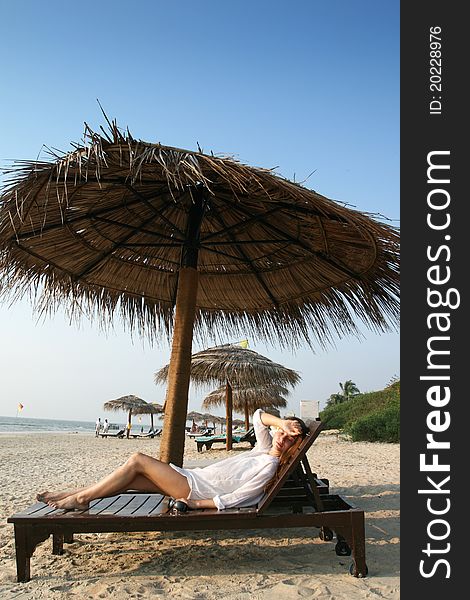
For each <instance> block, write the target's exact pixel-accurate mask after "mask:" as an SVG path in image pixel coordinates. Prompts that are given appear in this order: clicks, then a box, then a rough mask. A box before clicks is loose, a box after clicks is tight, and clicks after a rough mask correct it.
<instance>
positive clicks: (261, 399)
mask: <svg viewBox="0 0 470 600" xmlns="http://www.w3.org/2000/svg"><path fill="white" fill-rule="evenodd" d="M289 393H290V392H289V390H288V389H287V388H286V387H284V386H282V385H276V384H269V385H264V386H256V387H245V386H232V402H233V409H234V410H235V411H236V412H238V413H244V414H245V421H244V423H245V428H246V429H247V430H248V429H249V415H250V414H253V413H254V411H255V410H256V409H257V408H263V409H266V408H285V407H286V406H287V400H286V396H288V395H289ZM225 402H226V386H224V385H223V386H220V387H219V388H217V389H216V390H213V391H212V392H211V393H210V394H208V395H207V396H206V397H205V398H204V400H203V402H202V408H211V407H213V406H223V405H224V404H225Z"/></svg>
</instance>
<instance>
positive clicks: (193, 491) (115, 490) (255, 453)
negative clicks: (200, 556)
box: [37, 409, 309, 510]
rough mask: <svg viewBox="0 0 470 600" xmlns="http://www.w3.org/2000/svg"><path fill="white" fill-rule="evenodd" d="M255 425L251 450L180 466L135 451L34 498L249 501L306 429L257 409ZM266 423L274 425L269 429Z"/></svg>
mask: <svg viewBox="0 0 470 600" xmlns="http://www.w3.org/2000/svg"><path fill="white" fill-rule="evenodd" d="M253 426H254V430H255V435H256V445H255V447H254V448H253V450H250V451H249V452H243V453H240V454H237V456H233V457H229V458H226V459H224V460H222V461H219V462H216V463H214V464H211V465H208V466H207V467H197V468H194V469H184V468H181V467H177V466H175V465H173V464H171V463H170V464H167V463H164V462H161V461H159V460H157V459H156V458H153V457H151V456H147V455H145V454H141V453H140V452H137V453H135V454H132V456H130V458H129V459H128V460H127V461H126V462H125V463H124V464H123V465H122V466H120V467H118V468H117V469H116V470H115V471H113V472H112V473H110V474H109V475H108V476H107V477H105V478H104V479H102V480H101V481H99V482H98V483H95V484H94V485H91V486H89V487H85V488H82V489H79V490H74V491H68V492H60V493H53V492H43V493H41V494H38V495H37V499H38V500H39V501H41V502H46V503H47V504H49V505H50V506H53V507H55V508H63V509H66V510H73V509H86V508H88V506H89V503H90V502H91V501H92V500H94V499H96V498H103V497H106V496H113V495H115V494H119V493H123V492H125V491H126V490H138V491H142V492H149V493H158V494H164V495H167V496H172V497H173V498H176V499H178V500H180V501H183V502H184V503H185V504H186V505H187V507H188V508H189V509H195V508H217V509H218V510H223V509H225V508H232V507H235V506H237V507H241V506H253V505H254V504H257V503H258V502H259V501H260V500H261V498H262V497H263V495H264V493H265V488H266V486H267V485H268V483H269V482H270V481H271V480H272V479H273V477H274V476H275V475H276V472H277V470H278V467H279V466H280V465H281V464H283V463H284V462H285V461H286V460H287V459H288V457H289V456H290V454H291V452H292V448H293V446H294V444H295V441H296V439H298V438H299V436H300V437H302V438H303V437H305V436H306V435H307V433H308V431H309V430H308V427H307V426H306V425H305V423H304V422H303V421H301V420H300V419H298V418H297V417H288V418H287V419H280V418H279V417H276V416H274V415H271V414H269V413H267V412H263V411H262V410H261V409H258V410H257V411H256V412H255V413H254V415H253ZM270 427H271V428H274V434H273V435H271V433H270V430H269V428H270ZM290 451H291V452H290Z"/></svg>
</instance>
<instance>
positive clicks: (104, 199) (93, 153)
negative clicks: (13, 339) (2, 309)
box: [0, 122, 399, 465]
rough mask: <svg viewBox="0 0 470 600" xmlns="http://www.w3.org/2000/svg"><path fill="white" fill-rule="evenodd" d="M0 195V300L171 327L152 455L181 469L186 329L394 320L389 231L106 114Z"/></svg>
mask: <svg viewBox="0 0 470 600" xmlns="http://www.w3.org/2000/svg"><path fill="white" fill-rule="evenodd" d="M109 126H110V129H109V132H105V131H104V130H103V134H104V135H100V134H97V133H95V132H93V131H90V130H89V129H87V130H86V132H85V141H84V142H83V143H81V144H77V145H75V148H74V150H73V151H71V152H68V153H66V154H64V155H56V156H54V157H53V160H52V161H50V162H48V161H24V162H20V163H18V167H17V168H15V169H13V170H12V171H11V173H10V176H11V179H10V181H9V183H8V184H7V186H6V187H5V189H4V190H3V191H2V194H1V195H0V295H3V296H10V297H13V298H14V299H17V298H20V297H22V296H23V295H27V296H29V295H30V293H31V291H32V290H33V297H34V298H35V303H36V307H37V308H38V309H39V310H40V311H53V310H55V309H56V308H58V306H59V305H61V304H63V305H65V307H66V309H68V310H69V312H70V313H71V314H72V316H73V315H82V314H85V315H89V316H91V317H93V316H94V317H98V318H99V320H100V321H101V323H102V324H104V325H108V324H109V323H110V321H111V320H112V318H113V316H114V315H116V314H117V315H118V316H120V317H122V319H123V320H124V322H125V323H127V324H128V325H129V326H130V327H131V328H133V329H134V328H137V329H138V330H139V331H140V332H141V333H142V334H145V335H147V336H149V337H150V338H151V339H155V338H156V337H157V336H158V335H159V334H163V335H166V336H168V337H169V336H170V335H172V337H173V341H172V350H171V359H170V364H171V367H170V373H169V377H168V388H167V395H166V401H165V429H164V432H163V438H162V443H161V454H160V458H161V459H162V460H164V461H167V462H169V461H171V462H173V463H175V464H177V465H181V464H182V459H183V452H184V442H185V435H184V434H185V431H184V425H185V419H186V412H187V406H188V390H189V379H190V365H191V345H192V339H193V330H196V332H198V333H202V334H203V333H204V332H206V331H207V330H209V331H211V332H213V331H223V332H225V334H226V335H230V336H237V337H238V336H240V335H241V336H247V335H249V336H254V337H255V336H256V337H257V338H263V339H264V340H267V341H269V342H273V343H276V344H277V345H281V346H288V347H291V346H292V344H300V343H304V342H307V343H308V344H312V341H313V340H316V341H317V342H318V343H319V344H320V345H322V346H324V345H325V344H326V343H328V342H331V341H333V340H334V337H335V335H340V336H343V335H345V334H350V333H357V325H356V321H357V320H360V321H362V322H363V323H365V324H366V326H368V327H370V328H372V329H373V330H376V331H377V330H378V331H384V330H387V329H390V325H392V326H393V325H395V324H396V323H397V322H398V314H399V311H398V309H399V303H398V293H399V269H398V241H399V237H398V233H397V231H396V230H395V229H394V228H393V227H390V226H389V225H386V224H383V223H381V222H380V221H378V220H376V219H374V218H372V217H371V216H370V215H367V214H364V213H361V212H359V211H355V210H352V209H350V208H348V207H346V206H343V205H341V204H338V203H336V202H333V201H331V200H329V199H328V198H325V197H324V196H322V195H320V194H318V193H317V192H315V191H312V190H309V189H306V188H304V187H302V186H301V185H299V184H296V183H293V182H291V181H288V180H287V179H284V178H282V177H280V176H278V175H276V174H275V173H274V172H273V171H272V170H269V169H261V168H255V167H250V166H247V165H243V164H241V163H239V162H237V161H235V160H233V159H232V158H227V157H220V156H214V155H212V154H211V155H209V154H204V153H203V152H200V151H199V152H191V151H188V150H182V149H179V148H172V147H170V146H163V145H161V144H152V143H147V142H142V141H139V140H136V139H134V138H133V137H132V136H131V135H130V133H129V132H127V133H125V134H123V133H122V132H121V131H120V130H119V129H118V127H117V125H116V123H115V122H113V123H109Z"/></svg>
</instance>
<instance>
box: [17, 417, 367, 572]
mask: <svg viewBox="0 0 470 600" xmlns="http://www.w3.org/2000/svg"><path fill="white" fill-rule="evenodd" d="M320 429H321V422H320V421H315V422H313V423H312V425H311V428H310V434H309V435H307V437H306V438H305V439H303V440H299V441H298V443H297V448H296V451H295V452H294V453H293V454H292V456H291V457H290V460H289V461H288V463H286V464H285V465H283V467H282V468H281V469H280V470H279V473H278V475H277V477H276V479H275V480H274V481H273V482H272V484H271V486H270V489H269V490H268V491H267V493H266V495H265V496H264V497H263V499H262V500H261V501H260V503H259V504H258V505H257V506H252V507H248V508H231V509H226V510H222V511H218V510H217V509H201V510H191V511H188V512H186V513H174V512H173V511H170V510H169V509H168V500H169V498H168V497H165V496H162V495H160V494H147V493H138V492H132V491H128V492H126V493H124V494H118V495H116V496H112V497H109V498H100V499H97V500H94V501H93V502H92V503H91V504H90V507H89V508H88V509H87V510H77V511H64V510H61V509H54V508H52V507H50V506H48V505H47V504H44V503H43V502H38V503H36V504H34V505H32V506H30V507H29V508H27V509H25V510H24V511H22V512H19V513H17V514H15V515H13V516H11V517H9V518H8V519H7V522H8V523H12V524H13V525H14V528H15V547H16V567H17V578H18V581H19V582H24V581H29V580H30V578H31V574H30V562H31V557H32V555H33V552H34V549H35V548H36V546H37V545H38V544H39V543H41V542H43V541H44V540H46V539H47V538H48V537H49V536H51V535H52V552H53V554H62V552H63V545H64V543H71V542H73V536H74V534H76V533H112V532H121V531H122V532H133V531H136V532H137V531H139V532H143V531H188V532H190V531H210V530H228V531H233V530H236V529H242V530H254V529H266V528H277V529H280V528H285V527H296V528H298V527H301V528H310V527H313V528H318V529H319V530H320V538H321V539H322V540H324V541H331V540H332V539H333V536H334V533H336V537H337V542H336V546H335V550H336V554H337V555H339V556H349V555H351V554H352V559H353V563H352V564H351V567H350V569H349V572H350V573H351V575H354V576H355V577H365V576H366V575H367V565H366V559H365V531H364V511H362V510H359V509H358V508H355V507H353V506H351V505H350V504H349V503H348V502H347V501H346V500H345V499H344V498H342V497H341V496H339V495H336V494H330V492H329V483H328V480H326V479H319V478H318V477H317V475H316V474H315V473H312V471H311V469H310V465H309V463H308V459H307V456H306V452H307V450H308V449H309V448H310V446H311V445H312V443H313V442H314V441H315V439H316V438H317V436H318V434H319V432H320Z"/></svg>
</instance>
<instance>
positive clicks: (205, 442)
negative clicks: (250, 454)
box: [195, 427, 256, 452]
mask: <svg viewBox="0 0 470 600" xmlns="http://www.w3.org/2000/svg"><path fill="white" fill-rule="evenodd" d="M195 441H196V444H197V451H198V452H202V451H203V449H204V447H205V448H206V450H210V449H211V448H212V444H216V443H220V444H226V443H227V436H226V435H208V436H202V437H197V438H195ZM241 442H249V443H250V444H251V447H252V448H253V447H254V445H255V444H256V435H255V429H254V427H252V428H251V429H249V430H248V431H247V432H246V433H243V434H240V435H238V434H235V433H234V434H232V444H240V443H241Z"/></svg>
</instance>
